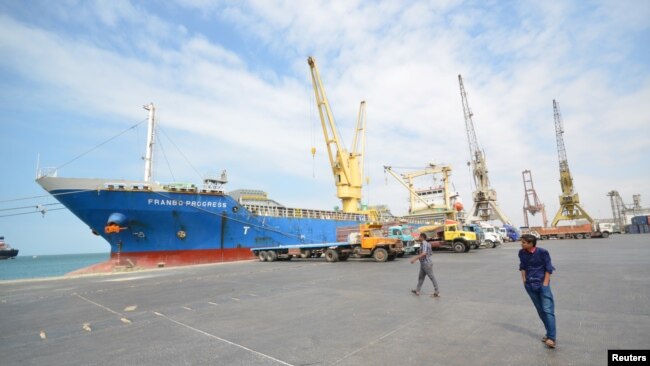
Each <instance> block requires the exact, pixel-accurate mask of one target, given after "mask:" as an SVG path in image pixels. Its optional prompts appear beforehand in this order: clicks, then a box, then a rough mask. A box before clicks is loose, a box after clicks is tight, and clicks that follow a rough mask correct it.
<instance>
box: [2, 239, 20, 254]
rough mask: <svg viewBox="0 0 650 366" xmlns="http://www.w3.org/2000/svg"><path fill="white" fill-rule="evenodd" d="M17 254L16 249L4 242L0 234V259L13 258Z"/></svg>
mask: <svg viewBox="0 0 650 366" xmlns="http://www.w3.org/2000/svg"><path fill="white" fill-rule="evenodd" d="M17 255H18V249H15V248H12V247H11V246H10V245H9V244H7V243H5V237H4V236H0V259H14V258H16V256H17Z"/></svg>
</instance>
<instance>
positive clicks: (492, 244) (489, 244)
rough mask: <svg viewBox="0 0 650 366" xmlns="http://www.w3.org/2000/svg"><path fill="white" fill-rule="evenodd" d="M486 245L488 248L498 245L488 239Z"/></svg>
mask: <svg viewBox="0 0 650 366" xmlns="http://www.w3.org/2000/svg"><path fill="white" fill-rule="evenodd" d="M485 246H486V247H488V248H494V247H496V245H495V244H494V242H493V241H492V240H486V241H485Z"/></svg>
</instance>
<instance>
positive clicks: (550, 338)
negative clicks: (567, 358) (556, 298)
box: [519, 234, 556, 348]
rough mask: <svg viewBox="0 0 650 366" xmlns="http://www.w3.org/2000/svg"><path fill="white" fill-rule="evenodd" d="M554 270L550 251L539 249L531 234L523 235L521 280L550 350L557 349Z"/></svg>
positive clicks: (520, 252) (520, 255) (520, 267)
mask: <svg viewBox="0 0 650 366" xmlns="http://www.w3.org/2000/svg"><path fill="white" fill-rule="evenodd" d="M554 269H555V268H553V264H551V255H550V254H549V253H548V250H546V249H544V248H538V247H537V238H536V237H535V236H533V235H531V234H525V235H522V236H521V250H520V251H519V270H520V271H521V279H522V280H523V281H524V287H525V288H526V292H528V296H530V299H531V300H532V301H533V304H534V305H535V309H537V314H538V315H539V317H540V319H542V323H544V328H546V335H545V336H544V337H542V342H544V344H546V346H547V347H548V348H555V342H556V334H555V305H554V302H553V294H552V293H551V285H550V283H551V274H552V273H553V270H554Z"/></svg>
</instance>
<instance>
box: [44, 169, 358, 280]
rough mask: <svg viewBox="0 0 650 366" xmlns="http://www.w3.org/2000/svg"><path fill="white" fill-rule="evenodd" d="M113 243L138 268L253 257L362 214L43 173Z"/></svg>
mask: <svg viewBox="0 0 650 366" xmlns="http://www.w3.org/2000/svg"><path fill="white" fill-rule="evenodd" d="M38 183H39V184H41V186H43V188H45V189H46V190H47V191H48V192H50V194H52V195H53V196H54V197H55V198H56V199H57V200H59V201H60V202H61V203H62V204H63V205H65V206H66V207H67V208H68V209H69V210H70V211H71V212H72V213H74V214H75V215H76V216H77V217H78V218H79V219H80V220H81V221H83V222H84V223H86V224H87V225H88V226H89V227H90V229H91V230H92V232H93V233H95V234H97V235H100V236H102V237H103V238H104V239H105V240H106V241H107V242H108V243H109V244H110V248H111V258H112V259H114V260H116V261H118V262H119V263H121V264H124V263H127V264H130V265H134V266H139V267H152V266H161V265H164V266H170V265H187V264H199V263H212V262H221V261H231V260H242V259H251V258H253V257H252V254H251V251H250V249H251V248H256V247H263V246H274V245H287V244H301V243H314V244H315V243H326V242H334V241H336V229H337V227H341V226H347V227H349V226H355V225H358V224H359V223H361V222H363V221H366V220H367V217H366V216H365V215H352V214H343V213H340V212H334V211H316V210H304V209H287V208H277V207H276V208H269V207H260V206H246V205H241V204H239V203H238V202H237V201H236V200H234V199H233V198H232V197H231V196H229V195H227V194H224V193H223V192H219V191H201V190H190V191H183V192H181V191H177V190H175V191H171V190H168V189H163V188H162V186H154V187H144V188H143V184H142V183H137V182H126V181H121V183H108V181H105V180H93V179H71V178H56V177H43V178H40V179H39V180H38Z"/></svg>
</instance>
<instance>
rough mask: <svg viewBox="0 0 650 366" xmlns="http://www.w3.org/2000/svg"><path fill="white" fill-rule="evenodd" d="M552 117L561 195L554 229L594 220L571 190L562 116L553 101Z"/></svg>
mask: <svg viewBox="0 0 650 366" xmlns="http://www.w3.org/2000/svg"><path fill="white" fill-rule="evenodd" d="M553 116H554V119H555V139H556V140H557V155H558V160H559V161H560V186H561V187H562V195H560V209H559V210H558V212H557V214H555V217H554V218H553V222H552V223H551V226H552V227H556V226H557V223H558V222H559V221H562V220H578V219H586V220H587V221H589V222H590V223H593V222H594V220H593V219H592V218H591V216H589V214H588V213H587V211H585V210H584V209H583V208H582V206H580V197H579V196H578V193H575V192H574V190H573V177H571V171H569V162H568V160H567V157H566V149H565V148H564V138H563V137H562V135H563V134H564V127H563V125H562V116H561V115H560V106H559V104H558V103H557V102H556V101H555V99H553Z"/></svg>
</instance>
